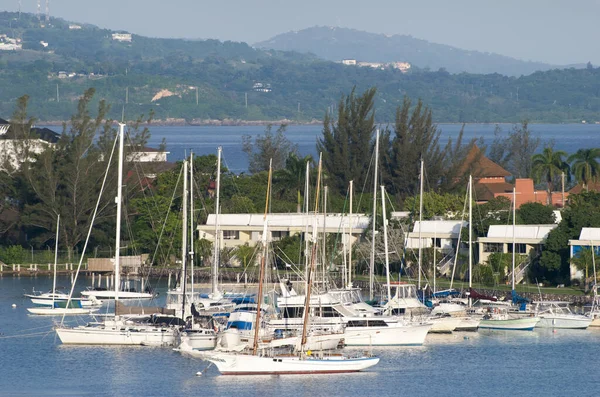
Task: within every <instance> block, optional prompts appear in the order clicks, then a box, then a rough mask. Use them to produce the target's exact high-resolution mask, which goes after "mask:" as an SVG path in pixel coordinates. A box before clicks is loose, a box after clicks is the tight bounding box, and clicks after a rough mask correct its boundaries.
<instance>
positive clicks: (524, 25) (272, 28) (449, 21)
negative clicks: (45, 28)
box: [0, 0, 600, 66]
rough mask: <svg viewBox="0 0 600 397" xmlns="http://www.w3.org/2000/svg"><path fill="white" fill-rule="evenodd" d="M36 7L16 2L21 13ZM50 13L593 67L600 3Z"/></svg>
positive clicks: (229, 36)
mask: <svg viewBox="0 0 600 397" xmlns="http://www.w3.org/2000/svg"><path fill="white" fill-rule="evenodd" d="M41 3H42V7H41V9H42V13H44V12H45V4H46V0H41ZM36 5H37V0H21V10H22V11H24V12H35V11H36V8H37V6H36ZM18 7H19V0H0V10H5V11H17V10H18ZM49 9H50V15H51V16H53V17H60V18H63V19H66V20H69V21H73V22H82V23H92V24H94V25H98V26H100V27H103V28H109V29H113V30H125V31H128V32H131V33H135V34H140V35H144V36H151V37H178V38H203V39H207V38H211V39H219V40H233V41H243V42H247V43H249V44H252V43H255V42H258V41H262V40H266V39H268V38H270V37H272V36H275V35H277V34H279V33H285V32H288V31H291V30H301V29H305V28H308V27H311V26H315V25H319V26H338V27H346V28H354V29H358V30H364V31H368V32H373V33H384V34H405V35H411V36H413V37H416V38H419V39H424V40H428V41H431V42H435V43H440V44H448V45H452V46H455V47H458V48H462V49H466V50H478V51H483V52H495V53H498V54H502V55H507V56H511V57H515V58H518V59H522V60H531V61H540V62H546V63H550V64H555V65H567V64H574V63H585V62H588V61H591V62H592V63H593V64H594V65H595V66H599V65H600V50H599V47H598V45H597V39H598V37H600V23H599V19H600V0H577V1H572V0H571V1H566V0H417V1H415V0H211V1H207V0H170V1H165V0H101V1H91V0H50V7H49Z"/></svg>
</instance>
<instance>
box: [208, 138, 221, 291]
mask: <svg viewBox="0 0 600 397" xmlns="http://www.w3.org/2000/svg"><path fill="white" fill-rule="evenodd" d="M222 150H223V148H222V147H221V146H219V147H218V148H217V185H216V186H215V188H216V189H217V199H216V201H215V250H214V251H215V252H214V258H213V268H212V280H211V284H212V293H213V294H217V293H218V292H219V253H220V251H221V250H220V247H219V243H220V240H219V199H220V190H221V151H222Z"/></svg>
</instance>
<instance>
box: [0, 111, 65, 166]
mask: <svg viewBox="0 0 600 397" xmlns="http://www.w3.org/2000/svg"><path fill="white" fill-rule="evenodd" d="M9 127H10V124H9V123H8V122H7V121H6V120H3V119H0V170H2V171H6V172H11V171H13V170H17V169H19V168H20V166H21V164H22V163H23V162H25V161H33V158H32V157H33V155H36V154H40V153H42V152H43V151H44V150H46V149H48V148H51V147H53V146H54V144H55V143H56V142H58V138H59V135H58V134H57V133H56V132H54V131H52V130H49V129H48V128H32V129H31V135H30V138H28V139H23V138H15V136H14V134H13V133H12V132H11V131H9Z"/></svg>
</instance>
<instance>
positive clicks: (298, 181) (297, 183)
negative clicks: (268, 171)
mask: <svg viewBox="0 0 600 397" xmlns="http://www.w3.org/2000/svg"><path fill="white" fill-rule="evenodd" d="M307 163H308V164H309V165H310V166H311V168H314V161H313V158H312V156H311V155H308V156H304V157H303V158H300V157H298V155H297V154H296V153H291V154H290V156H289V157H288V158H287V160H286V161H285V168H283V169H282V170H280V171H279V172H278V173H277V174H275V181H274V183H275V184H276V185H279V191H280V192H281V194H282V195H283V194H284V193H285V192H286V191H287V190H288V189H293V190H295V191H296V199H297V203H296V205H297V212H300V211H302V191H303V190H304V185H305V180H306V164H307Z"/></svg>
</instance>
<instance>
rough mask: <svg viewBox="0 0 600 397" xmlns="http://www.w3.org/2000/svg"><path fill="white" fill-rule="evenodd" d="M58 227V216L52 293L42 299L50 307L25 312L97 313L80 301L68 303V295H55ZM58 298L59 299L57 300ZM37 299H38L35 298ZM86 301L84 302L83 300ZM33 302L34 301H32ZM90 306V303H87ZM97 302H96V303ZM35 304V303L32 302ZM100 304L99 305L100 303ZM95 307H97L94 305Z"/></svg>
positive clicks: (50, 314)
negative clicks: (48, 303)
mask: <svg viewBox="0 0 600 397" xmlns="http://www.w3.org/2000/svg"><path fill="white" fill-rule="evenodd" d="M59 225H60V215H58V217H57V219H56V243H55V247H54V277H53V281H52V292H51V293H49V294H48V295H49V296H48V299H43V301H44V305H46V302H50V307H31V308H27V311H28V312H29V313H31V314H37V315H44V316H58V315H66V314H70V315H76V314H90V313H93V312H95V311H98V310H99V309H98V308H91V307H89V306H91V305H88V307H87V308H86V307H83V305H82V300H73V301H71V302H69V295H66V298H65V297H64V296H61V295H63V294H61V295H58V294H57V293H56V264H57V262H58V231H59ZM59 297H60V299H59ZM37 299H39V298H37ZM37 299H35V300H36V301H37ZM83 301H86V300H83ZM32 302H34V299H32ZM87 302H89V303H90V304H91V302H90V301H87ZM96 302H98V301H96ZM34 303H35V302H34ZM100 304H101V303H100ZM96 306H97V305H96Z"/></svg>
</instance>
